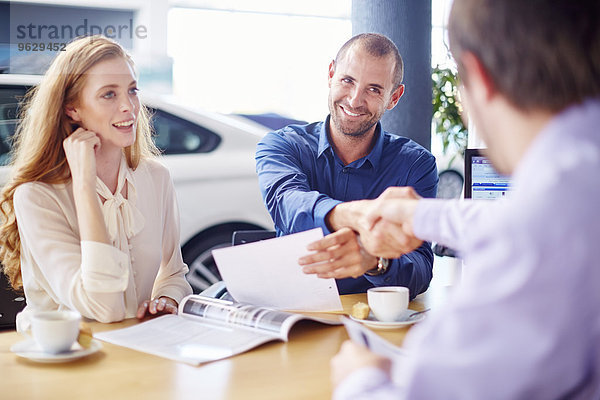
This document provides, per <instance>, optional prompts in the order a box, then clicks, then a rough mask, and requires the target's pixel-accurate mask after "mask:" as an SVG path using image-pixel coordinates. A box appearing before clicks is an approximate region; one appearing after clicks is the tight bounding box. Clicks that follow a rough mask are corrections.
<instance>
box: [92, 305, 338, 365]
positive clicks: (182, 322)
mask: <svg viewBox="0 0 600 400" xmlns="http://www.w3.org/2000/svg"><path fill="white" fill-rule="evenodd" d="M339 318H340V316H339V315H333V314H329V315H328V314H322V313H319V314H318V316H317V315H307V314H296V313H290V312H285V311H278V310H274V309H269V308H265V307H257V306H253V305H249V304H242V303H235V302H233V301H229V300H222V299H215V298H212V297H207V296H202V295H190V296H187V297H185V298H184V299H183V300H182V301H181V303H180V304H179V311H178V314H177V315H175V314H168V315H163V316H161V317H158V318H155V319H152V320H149V321H146V322H143V323H140V324H137V325H134V326H131V327H128V328H123V329H117V330H113V331H108V332H101V333H98V334H95V335H94V337H96V338H98V339H100V340H103V341H105V342H109V343H113V344H116V345H119V346H124V347H129V348H131V349H134V350H138V351H142V352H145V353H150V354H154V355H157V356H160V357H165V358H169V359H171V360H176V361H182V362H186V363H189V364H193V365H198V364H201V363H204V362H208V361H214V360H219V359H222V358H226V357H230V356H233V355H236V354H240V353H243V352H245V351H247V350H250V349H252V348H254V347H257V346H259V345H261V344H263V343H266V342H269V341H272V340H283V341H287V340H288V334H289V331H290V329H291V328H292V326H293V325H294V324H295V323H296V322H298V321H300V320H303V319H306V320H313V321H317V322H321V323H324V324H328V325H340V324H341V322H340V319H339Z"/></svg>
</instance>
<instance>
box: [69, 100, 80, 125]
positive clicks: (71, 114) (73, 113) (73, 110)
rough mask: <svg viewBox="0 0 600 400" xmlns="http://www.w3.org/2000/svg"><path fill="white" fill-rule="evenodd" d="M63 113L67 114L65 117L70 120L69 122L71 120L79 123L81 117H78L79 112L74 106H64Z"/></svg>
mask: <svg viewBox="0 0 600 400" xmlns="http://www.w3.org/2000/svg"><path fill="white" fill-rule="evenodd" d="M65 113H66V114H67V116H68V117H69V118H71V120H73V121H75V122H81V117H80V116H79V111H78V110H77V108H75V107H74V106H72V105H70V104H69V105H66V106H65Z"/></svg>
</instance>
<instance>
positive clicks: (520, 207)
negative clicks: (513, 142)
mask: <svg viewBox="0 0 600 400" xmlns="http://www.w3.org/2000/svg"><path fill="white" fill-rule="evenodd" d="M599 204H600V99H597V100H596V101H588V102H586V103H584V104H583V105H581V106H578V107H571V108H570V109H568V110H566V111H564V112H562V113H561V114H560V115H558V116H557V117H556V118H554V119H553V120H552V121H551V122H550V123H549V124H548V125H547V126H546V127H545V128H544V129H543V131H542V132H540V134H539V135H538V137H537V138H536V139H535V141H534V143H533V144H532V146H531V147H530V148H529V149H528V151H527V153H526V154H525V156H524V158H523V159H522V160H521V162H520V164H519V166H518V168H517V170H516V171H515V173H514V175H513V177H512V190H511V191H510V192H509V194H508V195H507V197H506V198H505V199H502V200H499V201H493V202H487V201H440V200H423V201H421V202H420V203H419V206H418V208H417V212H416V215H415V220H414V230H415V233H416V235H417V236H418V237H420V238H421V239H424V240H431V241H437V242H440V243H442V244H444V245H447V246H449V247H451V248H455V249H457V250H458V251H459V252H460V253H461V254H462V255H463V258H464V261H465V270H464V272H463V278H462V282H461V284H460V286H459V287H458V288H456V289H455V291H454V293H453V296H452V298H451V299H450V300H449V301H448V303H447V304H446V305H445V307H444V308H443V309H439V310H437V312H435V313H434V314H432V315H431V316H430V317H429V318H428V319H427V320H426V321H425V322H423V323H422V324H420V325H419V326H416V327H415V328H414V329H412V330H411V331H410V332H409V334H408V335H407V338H406V340H405V347H407V348H408V349H410V352H411V353H410V354H411V355H410V356H409V357H407V358H402V359H399V360H397V361H396V362H397V363H401V364H402V365H401V367H402V370H403V372H404V376H403V377H402V378H403V379H402V381H405V382H406V385H405V386H404V385H403V386H402V387H398V386H394V384H393V383H392V382H391V381H390V380H388V379H386V378H385V375H384V374H383V373H382V372H381V371H380V370H377V369H372V368H370V369H362V370H359V371H356V372H355V373H353V374H352V375H351V376H350V377H348V378H347V379H346V380H344V382H343V383H342V384H341V385H340V386H339V387H338V388H337V390H336V391H335V393H334V398H335V399H360V398H369V399H392V398H393V399H398V398H408V399H461V400H468V399H557V398H569V399H600V262H599V254H600V252H599V248H600V206H599ZM374 382H376V384H375V385H373V383H374Z"/></svg>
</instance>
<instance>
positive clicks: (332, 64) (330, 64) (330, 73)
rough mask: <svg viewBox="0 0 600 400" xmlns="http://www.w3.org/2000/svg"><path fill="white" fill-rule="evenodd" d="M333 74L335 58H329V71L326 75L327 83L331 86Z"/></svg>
mask: <svg viewBox="0 0 600 400" xmlns="http://www.w3.org/2000/svg"><path fill="white" fill-rule="evenodd" d="M334 74H335V60H331V62H330V63H329V73H328V75H327V84H328V86H329V87H331V81H332V80H333V75H334Z"/></svg>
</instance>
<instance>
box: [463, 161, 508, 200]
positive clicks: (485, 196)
mask: <svg viewBox="0 0 600 400" xmlns="http://www.w3.org/2000/svg"><path fill="white" fill-rule="evenodd" d="M509 190H510V179H509V178H508V177H507V176H504V175H501V174H499V173H498V172H496V170H495V169H494V167H493V166H492V163H491V162H490V160H489V159H488V158H487V157H486V156H484V155H483V153H482V152H481V151H480V150H479V149H466V150H465V199H474V200H495V199H499V198H502V197H504V196H506V193H508V191H509Z"/></svg>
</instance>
